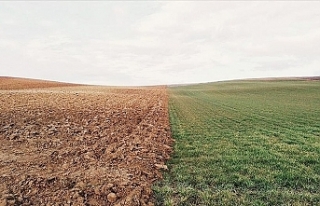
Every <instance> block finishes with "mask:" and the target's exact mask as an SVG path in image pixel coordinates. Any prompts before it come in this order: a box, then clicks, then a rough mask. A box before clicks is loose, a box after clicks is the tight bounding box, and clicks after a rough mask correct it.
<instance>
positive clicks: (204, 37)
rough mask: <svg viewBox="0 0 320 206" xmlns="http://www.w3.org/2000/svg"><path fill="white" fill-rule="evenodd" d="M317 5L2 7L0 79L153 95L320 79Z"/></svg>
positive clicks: (3, 4)
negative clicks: (221, 83) (180, 88)
mask: <svg viewBox="0 0 320 206" xmlns="http://www.w3.org/2000/svg"><path fill="white" fill-rule="evenodd" d="M319 11H320V2H316V1H313V2H303V1H301V2H265V1H264V2H249V1H246V2H238V1H233V2H227V1H221V2H209V1H205V2H191V1H188V2H182V1H178V2H168V1H165V2H145V1H142V2H141V1H140V2H70V1H68V2H20V1H19V2H0V76H19V77H30V78H40V79H49V80H57V81H65V82H76V83H88V84H102V85H128V86H130V85H154V84H172V83H193V82H209V81H218V80H228V79H238V78H252V77H274V76H315V75H320V12H319Z"/></svg>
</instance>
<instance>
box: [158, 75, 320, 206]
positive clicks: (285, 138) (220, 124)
mask: <svg viewBox="0 0 320 206" xmlns="http://www.w3.org/2000/svg"><path fill="white" fill-rule="evenodd" d="M169 92H170V102H169V103H170V119H171V126H172V132H173V136H174V139H175V140H176V144H175V147H174V150H175V153H174V155H173V157H172V160H171V161H170V162H169V164H168V165H169V169H170V171H169V172H168V173H167V174H166V175H165V179H164V181H162V182H161V183H159V184H158V185H156V186H155V187H154V191H155V194H156V198H157V201H158V204H159V205H281V204H284V205H290V204H292V205H305V204H307V205H318V204H320V81H270V82H268V81H265V82H258V81H238V82H222V83H212V84H202V85H193V86H187V87H176V88H171V89H170V91H169Z"/></svg>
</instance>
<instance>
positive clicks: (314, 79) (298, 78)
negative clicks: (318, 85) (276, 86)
mask: <svg viewBox="0 0 320 206" xmlns="http://www.w3.org/2000/svg"><path fill="white" fill-rule="evenodd" d="M241 80H244V81H245V80H258V81H259V80H260V81H292V80H309V81H312V80H313V81H317V80H320V76H310V77H265V78H264V77H262V78H248V79H241Z"/></svg>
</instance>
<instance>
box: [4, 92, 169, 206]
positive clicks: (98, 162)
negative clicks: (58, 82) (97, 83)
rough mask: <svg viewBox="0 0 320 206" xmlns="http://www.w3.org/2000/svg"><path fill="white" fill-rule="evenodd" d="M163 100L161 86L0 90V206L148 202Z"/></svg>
mask: <svg viewBox="0 0 320 206" xmlns="http://www.w3.org/2000/svg"><path fill="white" fill-rule="evenodd" d="M167 102H168V101H167V94H166V89H165V88H164V87H162V88H135V89H112V88H106V87H84V86H83V87H65V88H50V89H41V90H34V89H33V90H11V91H10V90H2V91H0V145H1V150H0V205H1V206H2V205H153V203H152V201H153V198H152V190H151V185H152V183H153V182H154V181H156V180H158V179H159V178H161V176H162V174H161V172H162V170H164V169H165V168H166V166H165V162H166V160H167V159H168V158H169V155H170V153H171V151H172V149H171V144H172V139H171V137H170V129H169V120H168V112H167V109H168V108H167V107H168V105H167ZM159 165H160V166H159Z"/></svg>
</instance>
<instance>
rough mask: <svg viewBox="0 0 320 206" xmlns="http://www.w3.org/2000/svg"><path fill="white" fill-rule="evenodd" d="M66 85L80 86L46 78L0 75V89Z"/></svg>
mask: <svg viewBox="0 0 320 206" xmlns="http://www.w3.org/2000/svg"><path fill="white" fill-rule="evenodd" d="M66 86H80V85H77V84H70V83H63V82H54V81H46V80H37V79H27V78H18V77H3V76H0V90H15V89H33V88H50V87H66Z"/></svg>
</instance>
